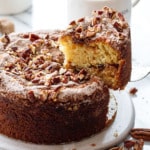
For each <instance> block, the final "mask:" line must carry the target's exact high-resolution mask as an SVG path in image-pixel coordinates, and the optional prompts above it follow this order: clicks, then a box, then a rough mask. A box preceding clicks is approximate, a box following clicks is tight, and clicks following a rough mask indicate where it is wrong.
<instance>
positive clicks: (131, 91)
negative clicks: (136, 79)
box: [129, 87, 138, 95]
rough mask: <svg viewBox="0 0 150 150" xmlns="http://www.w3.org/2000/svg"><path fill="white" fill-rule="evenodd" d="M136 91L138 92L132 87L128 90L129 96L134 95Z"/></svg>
mask: <svg viewBox="0 0 150 150" xmlns="http://www.w3.org/2000/svg"><path fill="white" fill-rule="evenodd" d="M137 91H138V89H137V88H136V87H133V88H131V89H130V91H129V93H130V94H131V95H136V93H137Z"/></svg>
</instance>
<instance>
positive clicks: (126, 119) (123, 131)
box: [0, 91, 135, 150]
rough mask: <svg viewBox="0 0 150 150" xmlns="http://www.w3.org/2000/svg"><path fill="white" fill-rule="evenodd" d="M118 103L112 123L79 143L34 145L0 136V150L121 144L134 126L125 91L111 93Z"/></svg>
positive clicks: (78, 149) (97, 149)
mask: <svg viewBox="0 0 150 150" xmlns="http://www.w3.org/2000/svg"><path fill="white" fill-rule="evenodd" d="M113 93H114V95H115V98H116V101H117V103H118V110H117V115H116V118H115V120H114V121H113V123H112V124H111V125H110V126H109V127H107V128H105V129H104V130H103V131H102V132H101V133H99V134H96V135H94V136H92V137H90V138H87V139H84V140H82V141H80V142H73V143H69V144H61V145H36V144H30V143H25V142H22V141H20V140H14V139H11V138H8V137H6V136H3V135H0V150H1V149H2V150H3V149H5V150H104V149H107V148H108V147H111V146H114V145H116V144H119V143H121V142H122V141H123V140H124V139H125V138H126V137H127V136H128V134H129V132H130V130H131V128H132V127H133V125H134V120H135V113H134V107H133V103H132V101H131V99H130V97H129V95H128V94H127V93H126V92H125V91H117V92H113Z"/></svg>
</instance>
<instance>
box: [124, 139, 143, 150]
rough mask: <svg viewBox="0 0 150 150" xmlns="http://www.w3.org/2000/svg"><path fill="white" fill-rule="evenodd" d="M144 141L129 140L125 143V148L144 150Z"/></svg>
mask: <svg viewBox="0 0 150 150" xmlns="http://www.w3.org/2000/svg"><path fill="white" fill-rule="evenodd" d="M143 145H144V141H143V140H142V139H140V140H127V141H125V142H124V147H125V148H127V149H131V148H133V150H143Z"/></svg>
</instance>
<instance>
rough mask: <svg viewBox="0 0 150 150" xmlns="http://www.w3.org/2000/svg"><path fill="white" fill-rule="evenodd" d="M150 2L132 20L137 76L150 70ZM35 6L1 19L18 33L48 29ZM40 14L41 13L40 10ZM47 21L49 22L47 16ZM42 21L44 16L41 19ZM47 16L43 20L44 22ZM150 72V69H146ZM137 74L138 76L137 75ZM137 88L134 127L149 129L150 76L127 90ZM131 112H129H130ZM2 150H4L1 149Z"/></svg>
mask: <svg viewBox="0 0 150 150" xmlns="http://www.w3.org/2000/svg"><path fill="white" fill-rule="evenodd" d="M149 7H150V1H148V0H141V1H140V2H139V3H138V5H137V6H135V7H134V8H133V9H132V17H131V36H132V60H133V65H135V66H136V65H138V66H137V67H138V70H139V71H136V72H134V71H133V72H132V73H133V74H134V75H135V76H136V74H140V73H143V70H142V69H140V67H144V68H150V59H149V54H150V38H149V36H150V8H149ZM32 8H34V7H33V6H32V7H31V8H29V9H28V10H26V11H25V12H23V13H20V14H16V15H9V16H2V15H0V18H2V17H5V18H9V19H10V20H12V21H13V22H14V24H15V30H16V32H26V31H33V30H35V29H36V30H37V29H45V28H48V26H45V24H43V25H42V23H39V24H38V22H35V17H37V18H38V16H35V15H38V14H35V12H34V9H32ZM39 13H40V11H39ZM46 18H47V21H50V20H49V18H48V15H47V16H46ZM39 19H40V21H39V22H42V17H41V18H39ZM44 19H45V17H43V20H44ZM47 25H48V24H47ZM147 71H150V70H147ZM135 73H136V74H135ZM133 87H136V88H137V90H138V91H137V93H136V95H134V96H131V95H130V96H131V99H132V101H133V104H134V107H135V124H134V127H137V128H150V75H148V76H147V77H145V78H144V79H142V80H140V81H136V82H129V83H128V85H127V87H126V89H125V90H126V91H127V92H128V93H129V91H130V89H131V88H133ZM127 111H128V110H127ZM0 150H1V148H0ZM144 150H150V142H145V145H144Z"/></svg>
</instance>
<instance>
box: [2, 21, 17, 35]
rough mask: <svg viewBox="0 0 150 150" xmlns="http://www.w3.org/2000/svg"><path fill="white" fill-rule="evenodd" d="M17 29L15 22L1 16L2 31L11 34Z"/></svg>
mask: <svg viewBox="0 0 150 150" xmlns="http://www.w3.org/2000/svg"><path fill="white" fill-rule="evenodd" d="M14 31H15V25H14V23H13V22H12V21H11V20H9V19H8V18H0V33H1V34H5V33H6V34H9V33H12V32H14Z"/></svg>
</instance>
